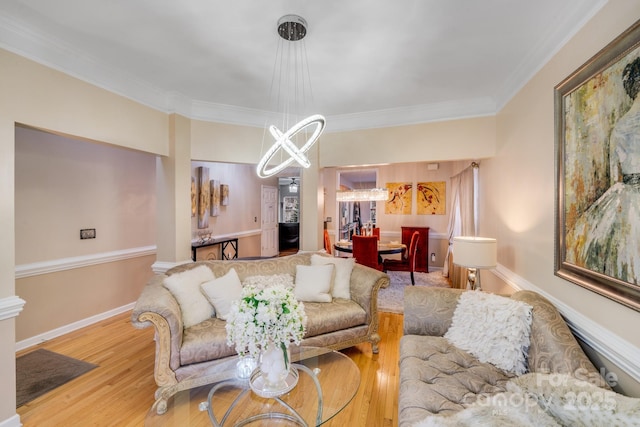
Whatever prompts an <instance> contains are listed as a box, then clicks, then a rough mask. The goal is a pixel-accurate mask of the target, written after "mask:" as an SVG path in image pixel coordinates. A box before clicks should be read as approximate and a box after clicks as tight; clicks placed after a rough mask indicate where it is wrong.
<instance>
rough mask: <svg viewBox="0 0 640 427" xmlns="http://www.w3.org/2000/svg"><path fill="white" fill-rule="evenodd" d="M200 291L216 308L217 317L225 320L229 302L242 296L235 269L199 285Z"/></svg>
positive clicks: (240, 284) (229, 308)
mask: <svg viewBox="0 0 640 427" xmlns="http://www.w3.org/2000/svg"><path fill="white" fill-rule="evenodd" d="M200 288H201V289H202V292H203V293H204V295H205V296H206V297H207V299H208V300H209V302H210V303H211V304H212V305H213V306H214V307H215V309H216V317H217V318H218V319H222V320H227V316H228V315H229V310H231V304H232V303H233V302H234V301H236V300H239V299H240V298H241V297H242V283H240V278H239V277H238V273H237V272H236V270H235V269H233V268H232V269H231V270H229V271H228V272H227V274H225V275H224V276H221V277H218V278H215V279H213V280H210V281H208V282H205V283H203V284H202V285H200Z"/></svg>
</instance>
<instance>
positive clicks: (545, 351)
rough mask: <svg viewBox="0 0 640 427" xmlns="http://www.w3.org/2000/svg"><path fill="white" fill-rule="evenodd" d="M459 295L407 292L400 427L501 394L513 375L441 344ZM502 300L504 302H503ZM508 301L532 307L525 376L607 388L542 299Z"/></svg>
mask: <svg viewBox="0 0 640 427" xmlns="http://www.w3.org/2000/svg"><path fill="white" fill-rule="evenodd" d="M462 292H465V291H464V290H460V289H446V288H419V287H407V289H406V290H405V313H404V336H403V337H402V339H401V342H400V388H399V404H398V406H399V407H398V413H399V427H408V426H411V425H413V424H415V423H417V422H418V421H421V420H423V419H424V418H425V417H427V416H428V415H434V414H441V415H447V414H453V413H456V412H458V411H460V410H462V409H464V408H465V405H468V404H470V403H473V402H474V401H475V400H476V399H477V398H478V396H481V395H493V394H496V393H500V392H503V391H505V390H506V389H505V387H506V383H507V382H508V381H509V379H510V378H512V377H513V375H512V374H509V373H507V372H504V371H502V370H501V369H499V368H496V367H495V366H493V365H491V364H489V363H481V362H480V361H478V360H477V359H476V358H475V357H474V356H472V355H471V354H469V353H468V352H466V351H463V350H460V349H458V348H457V347H455V346H454V345H452V344H451V343H450V342H449V341H447V340H446V339H445V338H443V335H444V334H445V333H446V332H447V330H448V329H449V327H450V326H451V322H452V317H453V313H454V311H455V308H456V306H457V301H458V298H459V297H460V295H461V294H462ZM505 298H506V297H505ZM511 298H513V299H516V300H519V301H524V302H526V303H527V304H530V305H531V306H532V307H533V318H532V323H531V344H530V346H529V350H528V354H527V362H528V369H529V371H530V372H540V373H563V374H571V375H574V376H583V378H589V379H594V378H595V379H596V381H598V382H599V385H601V386H606V385H605V383H604V380H602V378H601V377H600V375H599V373H598V371H597V370H596V369H595V367H594V366H593V364H592V363H591V362H590V361H589V359H588V358H587V356H586V355H585V354H584V352H583V351H582V349H581V348H580V346H579V344H578V342H577V341H576V339H575V337H574V336H573V335H572V334H571V331H570V330H569V327H568V326H567V324H566V323H565V322H564V320H563V319H562V316H560V313H558V311H557V310H556V309H555V307H554V306H553V304H551V303H550V302H549V301H548V300H547V299H546V298H544V297H542V296H541V295H539V294H537V293H535V292H531V291H520V292H516V293H514V294H513V295H512V296H511Z"/></svg>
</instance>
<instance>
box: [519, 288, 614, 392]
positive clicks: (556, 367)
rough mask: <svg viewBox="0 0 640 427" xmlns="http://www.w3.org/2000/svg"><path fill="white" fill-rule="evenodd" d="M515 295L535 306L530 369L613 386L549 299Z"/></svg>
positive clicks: (529, 295)
mask: <svg viewBox="0 0 640 427" xmlns="http://www.w3.org/2000/svg"><path fill="white" fill-rule="evenodd" d="M511 298H513V299H515V300H518V301H523V302H525V303H527V304H529V305H531V306H532V307H533V321H532V322H531V342H530V345H529V354H528V357H527V361H528V364H529V371H530V372H538V373H559V374H569V375H572V376H574V377H576V378H578V379H581V380H584V381H588V382H590V383H592V384H596V385H598V386H599V387H605V388H609V386H608V385H607V384H606V382H605V381H604V379H603V378H602V376H601V375H600V373H599V372H598V370H597V369H596V368H595V367H594V366H593V364H592V363H591V361H590V360H589V358H588V357H587V355H586V354H585V353H584V351H583V350H582V347H580V344H578V341H577V340H576V338H575V337H574V335H573V334H572V333H571V330H570V329H569V326H568V325H567V323H566V322H565V320H564V318H563V317H562V316H561V315H560V312H559V311H558V310H557V309H556V307H555V306H554V305H553V304H552V303H551V302H550V301H549V300H548V299H546V298H545V297H543V296H542V295H540V294H538V293H536V292H532V291H518V292H516V293H514V294H513V295H512V296H511Z"/></svg>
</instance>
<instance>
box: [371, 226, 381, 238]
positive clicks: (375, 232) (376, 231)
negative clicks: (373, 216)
mask: <svg viewBox="0 0 640 427" xmlns="http://www.w3.org/2000/svg"><path fill="white" fill-rule="evenodd" d="M372 234H373V235H374V236H376V237H377V238H378V241H380V227H373V228H372Z"/></svg>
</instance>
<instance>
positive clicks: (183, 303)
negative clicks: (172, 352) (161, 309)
mask: <svg viewBox="0 0 640 427" xmlns="http://www.w3.org/2000/svg"><path fill="white" fill-rule="evenodd" d="M213 278H215V276H214V275H213V272H212V271H211V269H209V267H207V266H206V265H199V266H198V267H195V268H192V269H189V270H185V271H181V272H180V273H175V274H172V275H171V276H168V277H165V279H164V281H163V282H162V284H163V285H164V287H165V288H167V289H168V290H169V292H171V294H172V295H173V296H174V298H175V299H176V300H177V301H178V305H180V312H181V313H182V323H183V325H184V327H185V328H188V327H190V326H193V325H197V324H198V323H200V322H203V321H205V320H207V319H210V318H211V317H213V315H214V314H215V311H214V309H213V306H212V305H211V304H209V301H207V298H205V296H204V295H202V292H200V284H202V283H204V282H206V281H208V280H211V279H213Z"/></svg>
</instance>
